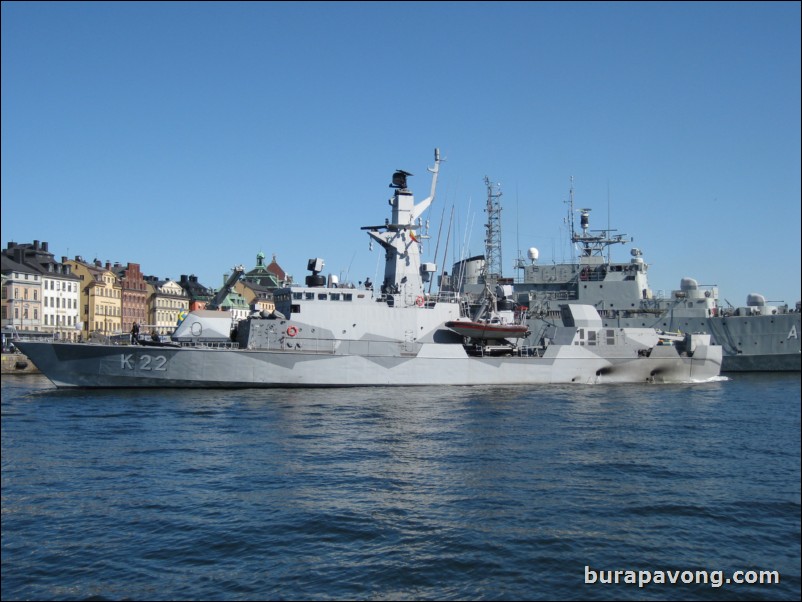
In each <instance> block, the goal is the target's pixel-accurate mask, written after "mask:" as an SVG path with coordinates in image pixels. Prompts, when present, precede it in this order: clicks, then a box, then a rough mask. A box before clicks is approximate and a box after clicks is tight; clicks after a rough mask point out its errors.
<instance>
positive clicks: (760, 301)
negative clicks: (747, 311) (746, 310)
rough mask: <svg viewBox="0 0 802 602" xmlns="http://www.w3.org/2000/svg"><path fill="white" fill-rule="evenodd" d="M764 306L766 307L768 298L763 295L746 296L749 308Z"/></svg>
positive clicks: (752, 294)
mask: <svg viewBox="0 0 802 602" xmlns="http://www.w3.org/2000/svg"><path fill="white" fill-rule="evenodd" d="M764 305H766V298H765V297H764V296H763V295H758V294H757V293H750V294H748V295H747V296H746V306H747V307H763V306H764Z"/></svg>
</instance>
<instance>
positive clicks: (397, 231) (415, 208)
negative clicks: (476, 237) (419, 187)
mask: <svg viewBox="0 0 802 602" xmlns="http://www.w3.org/2000/svg"><path fill="white" fill-rule="evenodd" d="M440 162H441V159H440V151H439V150H438V149H435V151H434V167H430V168H429V172H431V174H432V187H431V191H430V194H429V196H428V197H427V198H426V199H424V200H423V201H421V202H420V203H418V204H415V199H414V197H413V195H412V191H411V190H409V188H407V176H411V175H412V174H411V173H409V172H407V171H404V170H402V169H398V170H396V172H395V173H394V174H393V180H392V183H391V184H390V188H394V189H395V192H394V194H393V197H392V198H391V199H390V201H389V203H390V206H391V207H392V215H391V219H387V220H385V223H384V225H382V226H364V227H363V228H362V229H363V230H368V235H369V236H370V237H371V239H372V240H375V241H376V242H378V243H379V244H380V245H381V246H382V247H383V248H384V250H385V263H384V282H383V283H382V285H381V292H382V294H383V295H384V296H386V297H390V296H392V297H394V298H395V301H394V304H395V306H396V307H409V306H412V305H420V304H421V303H422V302H423V300H424V296H423V293H424V290H423V283H424V282H428V280H429V278H430V277H431V274H432V273H433V272H434V270H435V266H434V264H428V263H427V264H421V258H420V245H419V241H420V240H421V239H422V238H424V234H423V232H422V231H421V229H422V224H421V223H420V216H421V214H422V213H423V212H424V211H425V210H426V209H427V208H428V207H429V205H431V203H432V201H433V200H434V196H435V192H436V189H437V175H438V172H439V169H440ZM391 220H392V221H391Z"/></svg>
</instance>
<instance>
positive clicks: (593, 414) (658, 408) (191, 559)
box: [2, 373, 800, 600]
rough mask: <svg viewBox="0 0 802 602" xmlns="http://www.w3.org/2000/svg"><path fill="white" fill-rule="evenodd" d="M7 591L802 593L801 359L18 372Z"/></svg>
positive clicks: (122, 594) (11, 424)
mask: <svg viewBox="0 0 802 602" xmlns="http://www.w3.org/2000/svg"><path fill="white" fill-rule="evenodd" d="M775 575H776V578H775ZM647 579H648V581H647ZM748 581H752V582H751V583H749V582H748ZM760 581H762V582H763V583H760ZM2 598H3V600H14V599H32V600H39V599H41V600H49V599H59V600H67V599H73V600H85V599H96V600H103V599H107V600H118V599H139V600H160V599H195V600H209V599H219V600H246V599H284V600H307V599H316V600H318V599H319V600H328V599H369V600H387V599H393V600H396V599H398V600H411V599H438V600H445V599H454V600H464V599H475V600H482V599H489V600H533V599H577V600H603V599H630V600H636V599H637V600H640V599H649V600H662V599H701V600H751V599H771V600H781V599H783V600H798V599H799V598H800V375H799V374H798V373H797V374H773V375H765V374H764V375H761V374H732V375H730V376H729V379H727V380H723V379H722V380H719V381H717V382H712V383H707V384H697V385H621V386H584V385H579V386H546V387H436V388H434V387H432V388H428V387H426V388H405V387H395V388H351V389H348V388H347V389H314V390H301V389H295V390H282V389H276V390H237V391H229V390H200V391H191V390H159V391H138V390H121V391H117V390H103V391H69V390H56V389H55V388H54V387H53V386H52V385H51V384H50V383H49V381H47V380H46V379H45V378H44V377H41V376H10V377H3V381H2Z"/></svg>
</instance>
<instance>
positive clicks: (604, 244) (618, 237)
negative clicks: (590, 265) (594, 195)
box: [568, 176, 631, 261]
mask: <svg viewBox="0 0 802 602" xmlns="http://www.w3.org/2000/svg"><path fill="white" fill-rule="evenodd" d="M577 211H578V212H579V225H580V227H581V228H582V233H581V234H580V233H578V232H577V231H576V230H575V229H574V178H573V176H571V188H570V190H569V193H568V224H569V225H570V228H571V242H572V243H574V244H577V243H579V245H580V257H591V256H594V255H595V256H599V257H604V251H605V249H609V247H610V246H612V245H615V244H619V243H620V244H626V243H628V242H631V241H630V240H626V239H625V238H624V236H625V235H624V234H611V233H612V232H615V230H610V229H607V230H590V211H591V210H590V209H587V208H582V209H577ZM593 232H595V233H597V234H592V233H593ZM608 261H609V260H608Z"/></svg>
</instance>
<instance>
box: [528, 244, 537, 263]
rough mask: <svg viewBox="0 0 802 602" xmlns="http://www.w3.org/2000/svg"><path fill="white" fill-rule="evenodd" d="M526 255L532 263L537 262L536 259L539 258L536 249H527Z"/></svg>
mask: <svg viewBox="0 0 802 602" xmlns="http://www.w3.org/2000/svg"><path fill="white" fill-rule="evenodd" d="M526 254H527V256H528V257H529V259H531V260H532V261H537V258H538V257H540V251H538V250H537V247H529V250H528V251H527V252H526Z"/></svg>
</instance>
